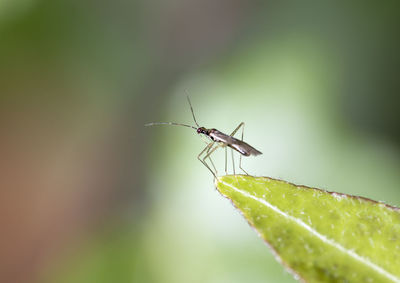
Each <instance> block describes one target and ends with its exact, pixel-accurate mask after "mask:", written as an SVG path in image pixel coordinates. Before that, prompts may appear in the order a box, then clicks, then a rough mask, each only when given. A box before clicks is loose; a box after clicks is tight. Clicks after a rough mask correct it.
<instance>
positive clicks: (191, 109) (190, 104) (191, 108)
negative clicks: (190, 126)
mask: <svg viewBox="0 0 400 283" xmlns="http://www.w3.org/2000/svg"><path fill="white" fill-rule="evenodd" d="M186 97H187V100H188V102H189V106H190V111H192V116H193V120H194V122H195V123H196V126H197V127H198V128H200V126H199V124H198V123H197V121H196V116H194V111H193V107H192V103H190V99H189V96H186Z"/></svg>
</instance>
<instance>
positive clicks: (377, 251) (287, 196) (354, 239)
mask: <svg viewBox="0 0 400 283" xmlns="http://www.w3.org/2000/svg"><path fill="white" fill-rule="evenodd" d="M216 187H217V189H218V191H219V192H220V193H221V194H222V195H223V196H225V197H226V198H228V199H230V200H231V201H232V203H233V205H234V206H235V207H236V208H237V209H238V210H240V212H241V213H242V215H243V216H244V217H245V218H246V220H247V221H248V222H249V224H250V225H251V226H252V227H254V228H255V230H256V231H257V232H258V233H259V235H260V236H261V237H262V238H263V239H264V241H265V242H266V243H267V244H268V245H269V247H270V248H271V249H272V251H273V252H274V254H275V256H276V258H277V259H278V260H279V261H280V262H281V263H282V264H283V265H284V266H285V267H286V268H287V269H288V270H289V271H290V272H292V273H293V274H294V275H295V277H296V278H297V279H303V280H305V281H307V282H338V281H339V282H400V209H399V208H396V207H392V206H389V205H385V204H384V203H381V202H375V201H372V200H370V199H366V198H362V197H356V196H351V195H346V194H341V193H333V192H327V191H324V190H320V189H315V188H308V187H304V186H297V185H294V184H291V183H288V182H285V181H281V180H275V179H271V178H267V177H252V176H243V175H228V176H222V177H218V178H217V179H216Z"/></svg>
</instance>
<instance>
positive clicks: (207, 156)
mask: <svg viewBox="0 0 400 283" xmlns="http://www.w3.org/2000/svg"><path fill="white" fill-rule="evenodd" d="M212 144H214V143H212ZM221 146H223V145H217V146H215V147H214V148H213V149H211V148H210V149H208V150H207V154H206V156H204V158H203V161H204V162H205V161H206V159H207V158H210V155H211V154H212V153H213V152H214V151H215V150H216V149H217V148H220V147H221ZM210 160H211V159H210ZM215 173H217V170H215ZM215 175H216V174H214V176H215Z"/></svg>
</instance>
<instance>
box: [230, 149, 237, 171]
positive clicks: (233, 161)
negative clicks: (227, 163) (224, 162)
mask: <svg viewBox="0 0 400 283" xmlns="http://www.w3.org/2000/svg"><path fill="white" fill-rule="evenodd" d="M231 154H232V168H233V175H236V172H235V159H234V158H233V149H232V148H231Z"/></svg>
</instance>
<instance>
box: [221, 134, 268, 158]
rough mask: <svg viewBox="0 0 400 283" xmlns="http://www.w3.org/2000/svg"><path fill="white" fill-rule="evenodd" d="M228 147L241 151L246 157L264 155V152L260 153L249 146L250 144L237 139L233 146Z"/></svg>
mask: <svg viewBox="0 0 400 283" xmlns="http://www.w3.org/2000/svg"><path fill="white" fill-rule="evenodd" d="M234 139H235V138H234ZM228 146H229V147H231V148H233V149H235V150H237V151H239V152H240V153H241V154H243V155H245V156H250V155H254V156H257V155H260V154H262V152H260V151H258V150H257V149H255V148H254V147H252V146H251V145H249V144H248V143H245V142H244V141H241V140H238V139H235V142H234V143H232V144H228Z"/></svg>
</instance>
